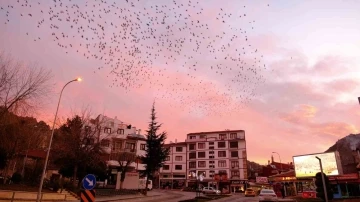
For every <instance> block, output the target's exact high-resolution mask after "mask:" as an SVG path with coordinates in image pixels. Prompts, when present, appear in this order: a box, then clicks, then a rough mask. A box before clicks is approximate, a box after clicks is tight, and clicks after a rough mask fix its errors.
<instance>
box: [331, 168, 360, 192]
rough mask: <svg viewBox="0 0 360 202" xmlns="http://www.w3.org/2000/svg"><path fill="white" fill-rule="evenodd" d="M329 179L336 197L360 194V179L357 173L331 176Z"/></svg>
mask: <svg viewBox="0 0 360 202" xmlns="http://www.w3.org/2000/svg"><path fill="white" fill-rule="evenodd" d="M329 181H330V184H331V186H332V190H333V192H334V198H347V197H355V196H360V180H359V174H357V173H351V174H343V175H338V176H329Z"/></svg>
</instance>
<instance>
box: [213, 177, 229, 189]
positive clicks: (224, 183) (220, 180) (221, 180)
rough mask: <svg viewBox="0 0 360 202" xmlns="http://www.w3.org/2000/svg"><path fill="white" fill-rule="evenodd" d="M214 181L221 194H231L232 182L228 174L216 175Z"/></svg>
mask: <svg viewBox="0 0 360 202" xmlns="http://www.w3.org/2000/svg"><path fill="white" fill-rule="evenodd" d="M214 180H215V181H216V182H217V184H218V189H219V190H220V191H221V193H229V192H230V181H229V179H228V177H227V174H226V173H221V174H215V176H214Z"/></svg>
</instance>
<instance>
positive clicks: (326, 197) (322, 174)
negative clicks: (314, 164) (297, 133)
mask: <svg viewBox="0 0 360 202" xmlns="http://www.w3.org/2000/svg"><path fill="white" fill-rule="evenodd" d="M315 158H317V159H318V160H319V164H320V172H321V179H322V183H323V188H324V194H325V202H329V200H328V195H327V190H326V184H325V176H324V172H323V168H322V162H321V158H319V157H317V156H315Z"/></svg>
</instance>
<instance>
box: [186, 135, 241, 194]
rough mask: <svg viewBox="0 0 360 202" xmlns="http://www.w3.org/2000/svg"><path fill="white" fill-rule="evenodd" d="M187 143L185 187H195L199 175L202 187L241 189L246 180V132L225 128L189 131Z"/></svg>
mask: <svg viewBox="0 0 360 202" xmlns="http://www.w3.org/2000/svg"><path fill="white" fill-rule="evenodd" d="M185 142H186V145H187V151H186V156H187V173H188V175H187V178H186V183H187V186H194V185H195V186H196V178H194V177H192V176H191V175H189V174H190V173H192V172H194V173H196V174H197V175H200V174H202V175H203V176H204V180H203V181H202V182H200V183H201V184H202V185H203V186H205V187H208V186H212V187H216V188H217V189H220V190H223V189H224V190H229V191H232V192H234V191H238V190H244V189H245V184H246V181H247V157H246V155H247V153H246V141H245V131H243V130H225V131H212V132H200V133H190V134H188V135H187V139H186V141H185Z"/></svg>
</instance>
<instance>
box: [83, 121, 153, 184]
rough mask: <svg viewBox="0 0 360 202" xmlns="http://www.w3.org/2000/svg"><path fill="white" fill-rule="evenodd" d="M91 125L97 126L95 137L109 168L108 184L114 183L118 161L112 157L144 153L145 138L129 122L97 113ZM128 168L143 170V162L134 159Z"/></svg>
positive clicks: (141, 154)
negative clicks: (123, 153)
mask: <svg viewBox="0 0 360 202" xmlns="http://www.w3.org/2000/svg"><path fill="white" fill-rule="evenodd" d="M92 124H93V125H92V126H90V127H96V128H97V131H98V133H97V135H96V138H97V140H94V141H98V142H100V144H101V147H102V149H103V151H104V155H103V158H104V160H106V161H107V166H108V167H109V168H110V169H111V170H110V173H109V176H110V177H109V178H110V179H108V184H115V183H116V175H117V169H116V168H117V167H119V166H120V163H119V162H118V161H117V160H116V159H115V158H114V156H115V154H116V153H119V152H131V153H134V154H135V155H136V156H143V155H145V148H146V139H145V136H143V135H141V134H140V132H141V130H137V129H136V127H133V126H131V125H130V124H127V123H124V122H122V121H120V120H118V119H117V117H115V118H110V117H107V116H103V115H99V116H98V117H97V118H96V119H95V120H93V121H92ZM129 169H135V170H144V164H141V163H139V161H135V162H133V163H131V164H130V166H129Z"/></svg>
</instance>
